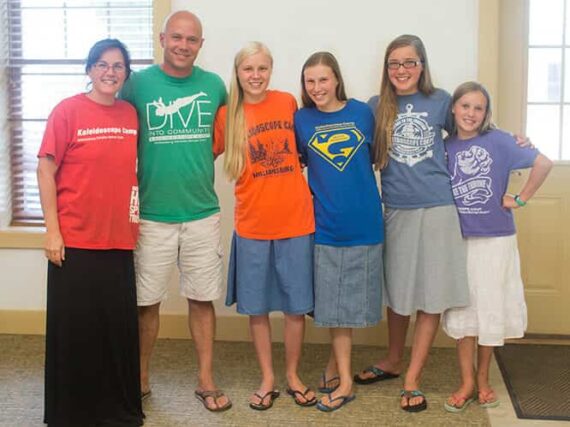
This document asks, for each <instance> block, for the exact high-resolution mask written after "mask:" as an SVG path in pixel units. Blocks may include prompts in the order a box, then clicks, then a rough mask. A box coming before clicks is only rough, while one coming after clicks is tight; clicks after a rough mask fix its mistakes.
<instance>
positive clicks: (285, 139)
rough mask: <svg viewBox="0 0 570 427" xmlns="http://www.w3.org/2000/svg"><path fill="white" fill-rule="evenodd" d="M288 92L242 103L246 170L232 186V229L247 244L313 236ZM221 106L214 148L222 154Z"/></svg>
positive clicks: (223, 111)
mask: <svg viewBox="0 0 570 427" xmlns="http://www.w3.org/2000/svg"><path fill="white" fill-rule="evenodd" d="M296 110H297V102H296V101H295V98H293V96H292V95H291V94H289V93H285V92H278V91H267V96H266V98H265V99H264V100H263V101H262V102H260V103H258V104H244V111H245V119H246V124H247V146H246V161H245V168H244V171H243V173H242V175H241V176H240V178H239V179H238V180H237V182H236V186H235V196H236V205H235V230H236V233H237V235H238V236H240V237H245V238H247V239H260V240H273V239H286V238H290V237H298V236H304V235H306V234H310V233H313V232H314V231H315V217H314V213H313V202H312V199H311V193H310V191H309V186H308V185H307V181H306V180H305V177H304V176H303V174H302V172H301V167H300V164H299V156H298V154H297V145H296V143H295V130H294V127H293V115H294V114H295V111H296ZM225 127H226V107H225V106H224V107H221V108H220V109H219V110H218V114H217V116H216V123H215V135H214V147H218V148H214V150H215V151H218V152H221V151H223V149H222V148H221V147H223V141H224V133H225Z"/></svg>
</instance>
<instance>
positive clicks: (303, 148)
mask: <svg viewBox="0 0 570 427" xmlns="http://www.w3.org/2000/svg"><path fill="white" fill-rule="evenodd" d="M299 116H300V114H299V112H296V113H295V120H294V123H295V143H296V145H297V152H298V153H299V155H300V156H301V162H302V163H303V164H305V165H306V164H307V144H306V143H305V141H303V134H302V132H301V125H300V123H301V122H302V120H301V118H300V117H299Z"/></svg>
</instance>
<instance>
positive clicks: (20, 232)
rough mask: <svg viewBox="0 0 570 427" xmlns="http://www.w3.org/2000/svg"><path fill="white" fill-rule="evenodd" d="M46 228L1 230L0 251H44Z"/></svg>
mask: <svg viewBox="0 0 570 427" xmlns="http://www.w3.org/2000/svg"><path fill="white" fill-rule="evenodd" d="M44 235H45V228H44V227H7V228H4V229H0V249H42V248H43V247H44Z"/></svg>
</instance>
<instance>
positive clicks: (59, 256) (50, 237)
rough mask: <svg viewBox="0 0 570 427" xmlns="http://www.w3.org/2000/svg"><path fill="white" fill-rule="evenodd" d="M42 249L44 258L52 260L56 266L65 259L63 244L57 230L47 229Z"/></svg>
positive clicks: (61, 263) (60, 264) (59, 265)
mask: <svg viewBox="0 0 570 427" xmlns="http://www.w3.org/2000/svg"><path fill="white" fill-rule="evenodd" d="M44 251H45V255H46V258H47V259H48V260H49V261H50V262H53V263H54V264H55V265H57V266H58V267H61V266H62V265H63V261H65V245H64V243H63V237H62V236H61V233H60V232H59V230H58V231H51V232H50V231H49V230H48V231H47V233H46V242H45V246H44Z"/></svg>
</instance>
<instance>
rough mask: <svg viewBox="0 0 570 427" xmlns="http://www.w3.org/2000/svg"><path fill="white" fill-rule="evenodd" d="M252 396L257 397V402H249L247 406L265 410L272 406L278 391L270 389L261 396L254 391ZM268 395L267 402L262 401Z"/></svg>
mask: <svg viewBox="0 0 570 427" xmlns="http://www.w3.org/2000/svg"><path fill="white" fill-rule="evenodd" d="M254 396H257V397H259V399H260V400H259V403H253V402H249V407H250V408H251V409H255V410H256V411H266V410H268V409H269V408H271V407H272V406H273V401H274V400H275V399H277V398H278V397H279V392H278V391H277V390H271V391H268V392H267V393H265V394H264V395H263V396H261V395H260V394H258V393H254ZM267 396H269V402H267V403H266V404H264V403H263V401H264V400H265V398H266V397H267Z"/></svg>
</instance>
